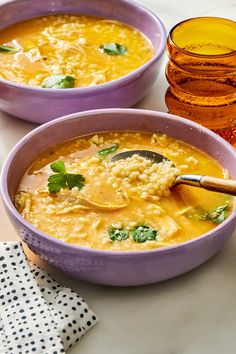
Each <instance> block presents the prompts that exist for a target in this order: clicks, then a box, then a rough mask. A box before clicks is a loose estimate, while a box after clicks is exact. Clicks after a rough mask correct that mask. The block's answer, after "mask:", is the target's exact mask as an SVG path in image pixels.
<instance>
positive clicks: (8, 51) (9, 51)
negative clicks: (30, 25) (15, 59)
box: [0, 45, 20, 53]
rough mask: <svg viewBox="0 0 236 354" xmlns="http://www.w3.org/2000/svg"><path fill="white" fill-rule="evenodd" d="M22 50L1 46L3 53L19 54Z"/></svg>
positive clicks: (0, 50)
mask: <svg viewBox="0 0 236 354" xmlns="http://www.w3.org/2000/svg"><path fill="white" fill-rule="evenodd" d="M19 50H20V49H18V48H15V47H12V46H9V45H0V52H1V53H17V52H19Z"/></svg>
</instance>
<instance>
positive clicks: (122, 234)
mask: <svg viewBox="0 0 236 354" xmlns="http://www.w3.org/2000/svg"><path fill="white" fill-rule="evenodd" d="M108 235H109V237H110V239H111V240H112V241H122V240H126V239H127V238H128V237H129V232H128V230H127V229H118V228H116V227H111V228H110V229H109V230H108Z"/></svg>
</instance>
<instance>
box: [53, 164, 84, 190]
mask: <svg viewBox="0 0 236 354" xmlns="http://www.w3.org/2000/svg"><path fill="white" fill-rule="evenodd" d="M50 168H51V170H52V171H53V172H56V173H55V174H54V175H51V176H49V177H48V190H49V193H50V194H55V193H58V192H60V190H61V189H66V188H68V189H72V188H74V187H77V188H78V189H81V188H83V186H84V181H85V178H84V177H83V176H82V175H80V174H73V173H67V172H66V167H65V163H64V161H62V160H58V161H55V162H53V163H51V165H50Z"/></svg>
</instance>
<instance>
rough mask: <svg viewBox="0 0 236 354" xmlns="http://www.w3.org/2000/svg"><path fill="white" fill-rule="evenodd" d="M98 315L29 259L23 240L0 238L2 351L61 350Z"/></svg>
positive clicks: (49, 353) (52, 353)
mask: <svg viewBox="0 0 236 354" xmlns="http://www.w3.org/2000/svg"><path fill="white" fill-rule="evenodd" d="M96 322H97V317H96V316H95V314H94V313H93V312H92V311H91V310H90V309H89V307H88V305H87V304H86V302H85V301H84V300H83V299H82V298H81V297H80V296H79V295H78V294H76V293H75V292H73V291H72V290H71V289H69V288H64V287H62V286H61V285H59V284H58V283H57V282H56V281H55V280H54V279H52V278H51V277H50V275H48V274H47V273H46V272H44V271H43V270H42V269H40V268H38V267H37V266H35V265H34V264H31V263H28V261H27V258H26V256H25V253H24V251H23V248H22V244H21V242H8V243H0V354H25V353H37V354H59V353H65V352H66V350H67V349H69V348H71V347H72V346H73V345H74V344H76V343H77V342H78V341H79V340H80V338H81V337H82V336H83V335H84V334H85V333H86V332H87V331H88V329H90V328H91V327H92V326H94V325H95V323H96Z"/></svg>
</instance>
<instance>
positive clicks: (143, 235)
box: [131, 225, 158, 243]
mask: <svg viewBox="0 0 236 354" xmlns="http://www.w3.org/2000/svg"><path fill="white" fill-rule="evenodd" d="M131 234H132V237H133V239H134V241H135V242H138V243H143V242H146V241H154V240H156V238H157V236H158V233H157V231H156V230H154V229H151V228H150V227H148V226H145V225H141V226H138V227H136V228H135V229H133V230H132V232H131Z"/></svg>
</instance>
